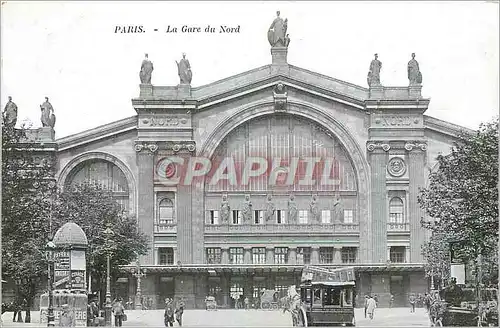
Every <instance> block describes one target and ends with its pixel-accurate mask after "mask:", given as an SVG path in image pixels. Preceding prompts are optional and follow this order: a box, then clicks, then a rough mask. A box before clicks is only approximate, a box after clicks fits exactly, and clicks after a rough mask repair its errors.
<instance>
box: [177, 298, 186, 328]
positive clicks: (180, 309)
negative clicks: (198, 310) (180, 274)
mask: <svg viewBox="0 0 500 328" xmlns="http://www.w3.org/2000/svg"><path fill="white" fill-rule="evenodd" d="M185 306H186V304H185V303H184V300H183V299H182V297H181V299H180V300H179V302H177V306H176V309H175V319H176V320H177V322H178V323H179V327H181V326H182V315H183V314H184V307H185Z"/></svg>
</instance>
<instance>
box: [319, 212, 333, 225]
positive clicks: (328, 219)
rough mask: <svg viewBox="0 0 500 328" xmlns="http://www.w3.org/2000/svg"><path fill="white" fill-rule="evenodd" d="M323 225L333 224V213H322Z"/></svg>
mask: <svg viewBox="0 0 500 328" xmlns="http://www.w3.org/2000/svg"><path fill="white" fill-rule="evenodd" d="M321 223H323V224H328V223H332V212H331V211H321Z"/></svg>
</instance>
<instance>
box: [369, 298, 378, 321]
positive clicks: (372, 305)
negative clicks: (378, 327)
mask: <svg viewBox="0 0 500 328" xmlns="http://www.w3.org/2000/svg"><path fill="white" fill-rule="evenodd" d="M376 308H377V302H375V299H374V298H373V297H371V296H370V298H369V299H368V307H367V308H366V312H368V316H369V317H370V320H373V314H374V312H375V309H376Z"/></svg>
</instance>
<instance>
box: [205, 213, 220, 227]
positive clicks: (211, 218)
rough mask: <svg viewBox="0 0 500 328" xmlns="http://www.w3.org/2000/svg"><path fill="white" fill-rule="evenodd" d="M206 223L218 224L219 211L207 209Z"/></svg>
mask: <svg viewBox="0 0 500 328" xmlns="http://www.w3.org/2000/svg"><path fill="white" fill-rule="evenodd" d="M207 224H219V211H208V220H207Z"/></svg>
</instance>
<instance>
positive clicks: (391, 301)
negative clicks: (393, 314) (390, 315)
mask: <svg viewBox="0 0 500 328" xmlns="http://www.w3.org/2000/svg"><path fill="white" fill-rule="evenodd" d="M393 306H394V295H392V294H391V299H390V300H389V308H391V309H392V307H393Z"/></svg>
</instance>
